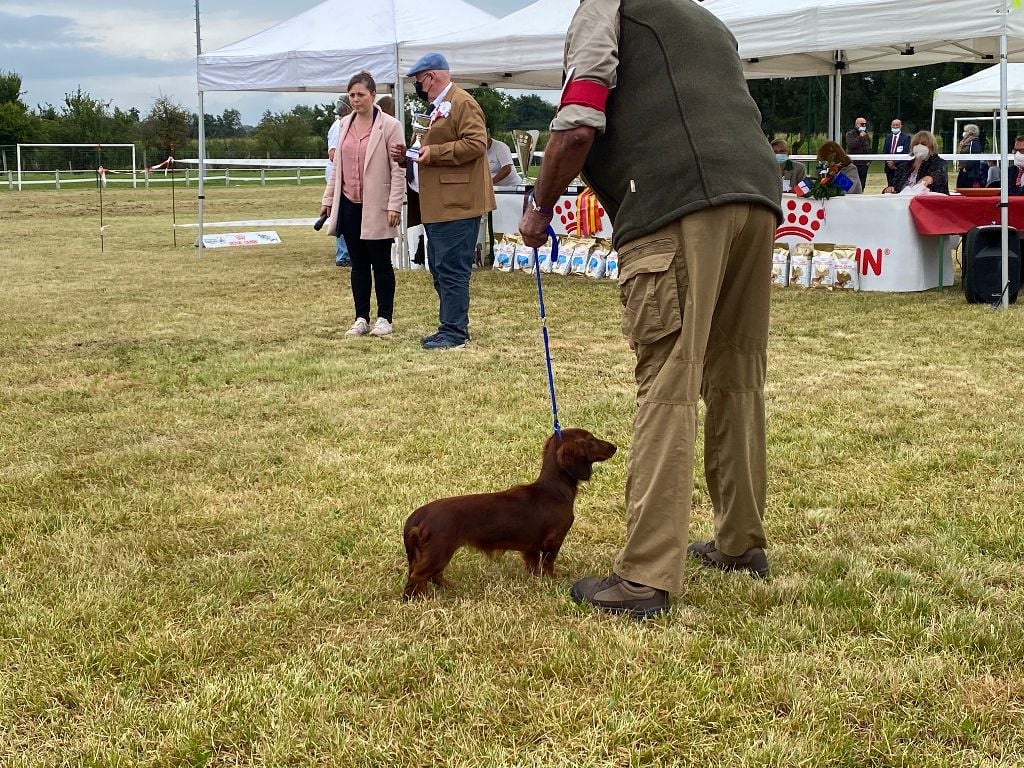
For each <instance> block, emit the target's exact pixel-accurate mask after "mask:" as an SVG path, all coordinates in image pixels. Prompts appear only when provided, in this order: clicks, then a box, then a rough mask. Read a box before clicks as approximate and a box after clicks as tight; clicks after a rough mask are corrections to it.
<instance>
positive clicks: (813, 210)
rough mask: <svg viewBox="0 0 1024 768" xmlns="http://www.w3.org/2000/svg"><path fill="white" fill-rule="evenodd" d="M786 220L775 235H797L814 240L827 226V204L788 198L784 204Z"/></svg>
mask: <svg viewBox="0 0 1024 768" xmlns="http://www.w3.org/2000/svg"><path fill="white" fill-rule="evenodd" d="M783 212H784V213H785V220H784V221H783V222H782V226H781V227H779V228H778V229H777V230H775V237H776V239H777V238H780V237H787V236H789V235H795V236H796V237H799V238H800V239H802V240H813V239H814V236H815V234H816V233H817V232H819V231H820V230H821V228H822V227H823V226H825V206H823V205H822V204H821V203H819V202H813V203H812V202H810V201H809V200H786V202H785V205H784V206H783Z"/></svg>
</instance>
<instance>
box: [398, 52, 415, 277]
mask: <svg viewBox="0 0 1024 768" xmlns="http://www.w3.org/2000/svg"><path fill="white" fill-rule="evenodd" d="M398 53H399V50H398V43H395V118H396V119H397V120H398V123H399V124H400V125H401V126H402V141H403V142H404V141H405V140H406V136H405V88H404V85H403V83H402V59H401V57H400V56H399V55H398ZM405 166H406V167H405V172H406V174H408V173H410V171H411V169H410V168H409V163H408V162H406V164H405ZM406 191H408V183H406ZM406 197H408V195H406ZM411 261H412V259H411V257H410V256H409V206H408V204H406V205H405V206H403V208H402V221H401V223H400V229H399V230H398V268H399V269H409V268H411V267H412V263H411Z"/></svg>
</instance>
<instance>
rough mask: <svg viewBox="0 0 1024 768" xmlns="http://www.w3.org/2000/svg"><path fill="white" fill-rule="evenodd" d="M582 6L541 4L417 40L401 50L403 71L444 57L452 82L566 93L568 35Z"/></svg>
mask: <svg viewBox="0 0 1024 768" xmlns="http://www.w3.org/2000/svg"><path fill="white" fill-rule="evenodd" d="M579 4H580V3H579V0H537V2H535V3H533V4H532V5H528V6H526V7H525V8H520V9H519V10H518V11H516V12H515V13H511V14H509V15H508V16H505V17H503V18H500V19H495V20H494V21H490V22H488V23H487V24H485V25H483V26H477V27H472V28H469V27H467V28H464V29H463V30H461V31H457V32H450V33H448V34H445V35H442V36H439V37H433V36H428V35H418V36H417V37H416V39H415V40H413V41H411V42H409V43H407V44H405V45H403V46H402V49H401V52H400V53H401V61H402V67H403V68H405V67H409V66H411V65H412V64H413V63H414V62H415V61H416V60H417V59H419V57H420V56H422V55H423V54H425V53H429V52H430V51H440V52H441V53H443V54H444V55H445V58H447V59H448V66H449V67H451V72H452V77H453V78H454V79H455V80H457V81H458V82H460V83H463V84H466V85H473V86H476V85H489V86H491V87H492V88H561V87H562V57H563V54H564V49H565V31H566V29H568V28H569V22H570V21H571V20H572V15H573V14H574V13H575V12H576V9H577V8H578V7H579Z"/></svg>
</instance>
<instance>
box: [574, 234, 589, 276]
mask: <svg viewBox="0 0 1024 768" xmlns="http://www.w3.org/2000/svg"><path fill="white" fill-rule="evenodd" d="M593 248H594V241H593V240H580V243H579V245H577V246H576V247H575V248H574V249H573V251H572V257H571V258H570V259H569V274H571V275H585V274H587V261H588V260H589V259H590V251H591V250H592V249H593Z"/></svg>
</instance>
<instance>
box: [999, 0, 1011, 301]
mask: <svg viewBox="0 0 1024 768" xmlns="http://www.w3.org/2000/svg"><path fill="white" fill-rule="evenodd" d="M1008 14H1009V8H1008V7H1007V4H1006V0H1003V33H1002V34H1001V35H1000V36H999V154H1000V158H999V168H1000V170H1001V171H1002V172H1001V173H1000V174H999V214H1000V224H1001V227H1000V229H1001V230H1002V232H1001V234H1000V239H999V245H1000V247H1001V248H1002V281H1001V282H1000V283H999V287H1000V288H1001V289H1002V302H1001V303H1002V305H1003V309H1006V308H1007V307H1009V306H1010V287H1009V282H1010V256H1009V252H1010V232H1009V227H1010V203H1009V186H1008V185H1009V183H1010V182H1009V176H1010V174H1009V173H1008V172H1007V170H1006V163H1007V159H1006V158H1007V148H1008V147H1009V128H1008V126H1007V119H1006V102H1007V93H1006V17H1007V15H1008Z"/></svg>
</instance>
